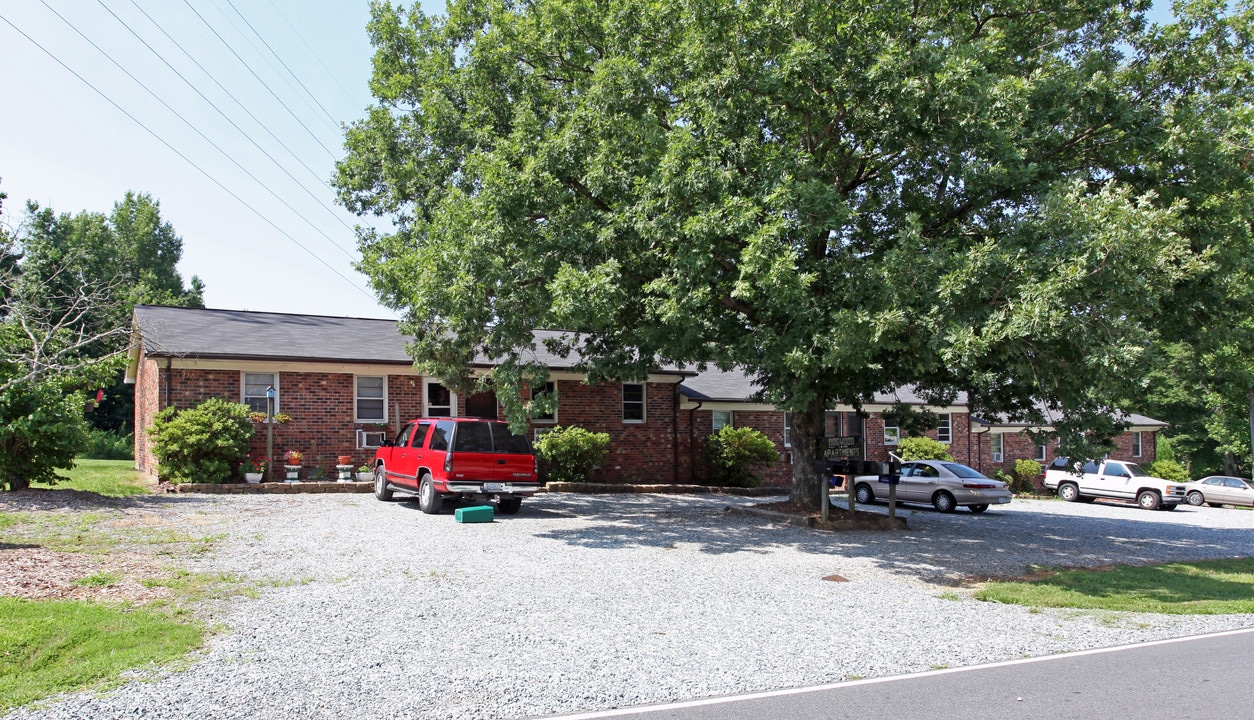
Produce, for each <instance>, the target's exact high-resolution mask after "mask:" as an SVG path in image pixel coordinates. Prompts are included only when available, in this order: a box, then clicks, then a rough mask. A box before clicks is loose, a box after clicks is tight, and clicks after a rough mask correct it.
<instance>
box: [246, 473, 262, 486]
mask: <svg viewBox="0 0 1254 720" xmlns="http://www.w3.org/2000/svg"><path fill="white" fill-rule="evenodd" d="M264 474H265V473H250V472H246V473H244V481H245V482H248V483H252V484H254V485H255V484H256V483H259V482H261V478H262V476H263V475H264Z"/></svg>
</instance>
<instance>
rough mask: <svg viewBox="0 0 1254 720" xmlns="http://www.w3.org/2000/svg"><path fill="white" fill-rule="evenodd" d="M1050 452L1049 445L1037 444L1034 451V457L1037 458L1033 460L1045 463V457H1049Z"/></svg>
mask: <svg viewBox="0 0 1254 720" xmlns="http://www.w3.org/2000/svg"><path fill="white" fill-rule="evenodd" d="M1048 451H1049V443H1040V444H1037V445H1035V450H1034V451H1033V455H1035V456H1036V457H1034V458H1032V459H1033V460H1035V461H1037V462H1045V457H1046V456H1047V455H1049V452H1048Z"/></svg>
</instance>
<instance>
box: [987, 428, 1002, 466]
mask: <svg viewBox="0 0 1254 720" xmlns="http://www.w3.org/2000/svg"><path fill="white" fill-rule="evenodd" d="M1005 450H1006V442H1005V437H1004V436H1003V435H1002V434H1001V433H993V434H992V435H990V436H989V438H988V454H989V458H990V459H991V460H992V461H993V462H995V463H999V462H1003V461H1004V460H1005V458H1006V455H1005Z"/></svg>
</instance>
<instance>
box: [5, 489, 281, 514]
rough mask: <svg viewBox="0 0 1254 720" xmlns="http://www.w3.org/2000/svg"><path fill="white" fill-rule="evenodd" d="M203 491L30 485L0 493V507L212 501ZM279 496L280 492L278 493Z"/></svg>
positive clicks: (65, 507)
mask: <svg viewBox="0 0 1254 720" xmlns="http://www.w3.org/2000/svg"><path fill="white" fill-rule="evenodd" d="M212 497H219V498H221V497H229V496H225V495H221V496H204V495H199V496H198V495H191V494H188V495H178V494H174V493H159V494H158V493H154V494H151V495H126V496H124V497H115V496H112V495H101V494H99V493H94V492H87V491H85V490H58V489H56V488H31V489H28V490H15V491H13V492H6V493H0V508H3V509H5V510H82V509H84V508H119V509H127V508H150V509H159V508H162V507H171V506H175V505H196V504H201V503H206V502H212V500H210V499H209V498H212ZM280 497H281V496H280Z"/></svg>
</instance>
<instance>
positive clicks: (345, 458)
mask: <svg viewBox="0 0 1254 720" xmlns="http://www.w3.org/2000/svg"><path fill="white" fill-rule="evenodd" d="M335 459H336V463H335V464H336V465H352V464H353V456H352V455H337V456H336V458H335Z"/></svg>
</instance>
